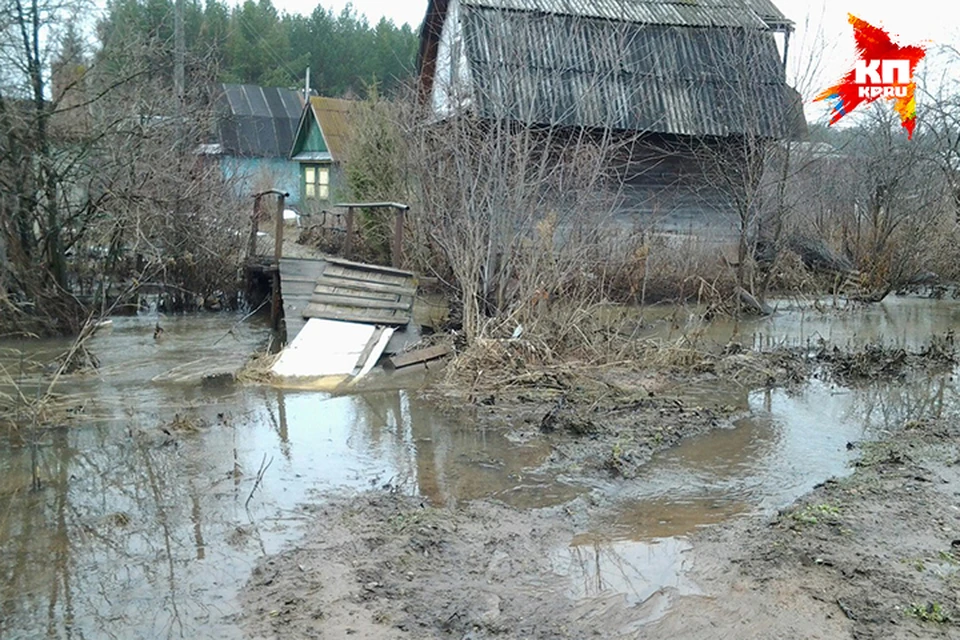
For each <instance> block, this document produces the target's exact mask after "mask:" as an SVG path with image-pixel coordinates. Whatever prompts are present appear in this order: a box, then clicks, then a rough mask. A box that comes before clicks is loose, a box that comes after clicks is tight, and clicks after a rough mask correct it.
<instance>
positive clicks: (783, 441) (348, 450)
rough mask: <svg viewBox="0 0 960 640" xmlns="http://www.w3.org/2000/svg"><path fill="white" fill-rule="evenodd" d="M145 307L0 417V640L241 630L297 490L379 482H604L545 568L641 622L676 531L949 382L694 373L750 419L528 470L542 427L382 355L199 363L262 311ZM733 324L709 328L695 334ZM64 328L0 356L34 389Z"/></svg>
mask: <svg viewBox="0 0 960 640" xmlns="http://www.w3.org/2000/svg"><path fill="white" fill-rule="evenodd" d="M957 319H960V306H958V305H957V304H955V303H952V302H949V301H929V300H914V299H895V298H894V299H891V300H890V301H889V302H887V303H884V304H883V305H877V306H875V307H869V308H865V309H862V310H858V311H854V312H850V313H848V314H845V315H838V314H836V313H831V312H821V311H817V310H816V309H813V308H807V307H803V308H800V309H794V310H788V311H783V312H781V313H780V314H779V315H778V316H776V317H774V318H771V319H767V320H764V321H760V322H755V323H750V324H742V325H741V326H740V327H739V329H740V335H741V336H743V335H761V334H762V335H764V336H770V338H769V341H770V343H771V344H772V343H773V342H774V341H779V342H781V343H783V342H792V343H802V342H803V341H807V340H815V339H817V338H818V337H824V338H827V336H830V337H829V339H832V340H835V341H839V342H840V343H841V344H846V343H849V342H853V341H861V340H862V341H870V342H876V341H878V340H884V341H895V342H898V343H900V344H906V345H910V344H920V343H922V342H924V341H926V340H929V336H930V335H932V334H934V333H943V332H945V331H947V330H950V329H951V328H952V326H954V322H955V321H956V320H957ZM157 320H158V318H157V317H156V316H150V315H147V316H143V317H133V318H115V319H114V322H113V326H112V328H110V329H107V330H104V331H102V332H101V333H99V334H98V335H97V336H96V337H95V338H94V339H93V340H92V341H91V344H90V348H91V350H92V351H93V353H94V354H95V355H96V356H97V357H98V358H99V360H100V368H99V369H98V370H97V371H95V372H93V373H86V374H74V375H70V376H67V377H65V378H64V379H63V380H62V381H61V382H60V383H59V385H58V387H57V389H56V391H57V392H58V393H61V394H63V395H64V396H65V398H64V399H65V400H69V401H70V405H71V410H72V413H70V414H65V415H64V418H63V419H62V421H61V422H62V424H61V425H60V426H58V427H57V428H54V429H45V430H42V431H39V432H36V433H30V434H26V435H24V434H21V435H17V434H5V435H3V436H2V437H0V549H2V551H0V571H2V575H3V578H4V579H3V582H2V586H0V601H2V613H0V637H2V638H33V637H55V638H60V637H62V638H67V637H78V638H80V637H85V638H90V637H105V638H110V637H116V638H141V637H142V638H167V637H187V638H193V637H217V638H231V637H241V636H242V633H241V631H240V629H239V627H238V626H237V623H236V620H237V615H238V612H239V609H238V606H239V605H238V600H237V593H238V590H239V589H241V588H242V587H243V585H244V583H245V582H246V580H247V579H248V577H249V575H250V571H251V570H252V568H253V566H254V564H255V563H256V562H257V561H258V560H259V559H260V558H261V557H262V556H263V555H265V554H272V553H275V552H278V551H279V550H281V549H282V548H283V547H284V546H285V545H287V544H289V543H292V542H293V541H295V540H296V539H297V538H298V536H299V535H301V532H302V529H301V524H302V523H304V522H305V518H306V515H305V512H304V511H303V509H302V505H304V504H306V503H311V502H317V501H319V500H322V499H323V497H324V496H325V495H330V494H331V493H333V492H344V491H363V490H366V489H369V488H382V487H390V488H392V489H394V490H396V491H401V492H404V493H410V494H419V495H423V496H425V497H427V498H428V499H430V500H431V501H432V502H434V503H437V504H456V503H458V502H460V501H464V500H471V499H477V498H493V499H496V500H501V501H504V502H506V503H508V504H510V505H512V506H515V507H517V508H533V507H542V506H551V505H557V504H563V503H565V502H567V501H569V500H572V499H573V498H575V497H577V496H580V495H584V494H587V493H590V492H594V493H599V494H601V495H602V496H603V498H604V500H605V501H606V503H607V504H613V505H616V508H614V509H612V510H611V512H610V513H611V515H610V516H609V517H608V518H605V519H603V520H601V521H597V522H594V523H593V524H592V525H591V527H590V528H589V530H586V531H583V532H581V533H580V534H579V535H578V536H577V537H576V538H575V539H574V540H572V541H571V543H570V545H569V546H566V547H564V548H561V549H558V550H557V552H556V556H555V558H554V565H555V570H556V571H557V573H559V574H560V575H564V576H567V577H568V578H569V581H568V583H569V585H570V587H569V595H570V596H571V597H573V598H574V599H578V600H582V601H591V600H593V599H597V598H608V597H611V595H613V596H616V597H617V598H620V599H622V600H623V601H624V602H625V603H626V604H627V605H629V606H636V607H637V608H638V611H639V612H641V614H642V615H641V614H638V621H640V622H649V621H652V620H655V619H657V618H659V617H660V616H662V615H663V613H664V612H665V611H667V610H668V609H669V607H670V606H671V604H672V603H673V602H675V601H676V599H677V598H679V597H682V596H684V595H691V594H697V593H699V589H698V587H697V585H695V584H693V583H692V582H690V580H689V579H688V577H687V575H686V574H687V570H688V563H687V560H686V559H687V556H688V551H689V549H690V548H691V543H690V542H689V540H688V536H689V535H690V534H691V533H692V532H694V531H696V530H697V529H699V528H701V527H704V526H709V525H711V524H716V523H719V522H723V521H725V520H727V519H729V518H732V517H736V516H738V515H741V514H751V513H760V512H767V511H770V510H773V509H776V508H778V507H781V506H784V505H786V504H788V503H790V502H791V501H793V500H795V499H796V498H797V497H798V496H800V495H802V494H803V493H804V492H806V491H808V490H809V489H810V488H812V486H813V485H814V484H816V483H818V482H821V481H823V480H824V479H826V478H828V477H830V476H836V475H842V474H845V473H847V472H848V471H849V463H850V461H851V460H852V459H853V458H854V456H856V454H857V450H856V449H853V450H852V451H851V450H848V447H847V443H848V442H851V443H855V442H858V441H861V440H864V439H869V438H871V437H874V436H875V435H876V434H878V433H880V432H882V431H883V430H885V429H891V428H894V427H896V426H898V425H900V424H902V423H903V421H904V420H906V419H908V418H915V417H919V416H921V415H924V414H935V413H936V412H938V411H942V410H944V408H945V407H949V406H951V405H953V404H954V403H955V402H956V393H955V387H954V382H953V379H952V378H951V377H949V376H946V377H937V378H917V379H911V380H907V381H905V382H899V383H897V384H889V383H887V384H880V383H878V384H874V385H868V386H865V387H862V388H858V389H846V388H841V387H837V386H834V385H831V384H829V383H824V382H821V381H817V380H814V381H811V382H810V383H809V384H807V385H805V386H803V387H802V388H800V389H799V390H798V391H795V392H790V393H788V392H786V391H781V390H774V391H760V392H754V393H748V394H746V398H745V399H744V398H742V397H741V396H737V397H731V396H730V393H729V392H728V391H721V390H713V391H711V390H710V389H699V390H697V392H696V393H697V394H699V396H698V397H699V398H700V399H702V401H703V402H707V401H713V402H721V403H724V404H727V403H730V404H735V405H737V403H740V404H744V405H745V406H746V407H747V411H745V413H744V417H743V418H741V419H740V420H739V421H738V422H737V423H736V425H735V427H734V428H732V429H724V430H717V431H714V432H711V433H709V434H706V435H704V436H701V437H698V438H693V439H690V440H688V441H685V442H684V443H682V444H681V445H680V446H679V447H676V448H674V449H672V450H670V451H667V452H664V453H662V454H660V455H658V456H656V457H655V459H654V460H653V462H652V463H651V464H650V465H649V467H648V468H647V469H646V470H645V471H644V473H643V475H642V477H641V478H639V479H637V480H634V481H630V482H624V481H618V482H614V481H610V482H606V483H598V482H597V481H596V480H595V479H593V480H590V481H586V480H583V481H581V479H578V478H569V477H566V476H564V477H563V478H558V477H555V476H553V475H552V474H551V473H549V472H545V471H543V470H542V468H543V466H544V462H545V460H546V458H547V456H548V455H549V453H550V451H549V447H548V446H547V445H546V444H545V443H543V442H536V441H534V442H529V443H517V442H514V441H512V440H510V439H508V438H506V437H504V435H503V434H502V433H499V432H497V431H485V430H480V429H477V428H475V427H474V426H471V425H468V424H460V423H459V422H458V421H457V420H455V419H453V418H450V417H447V416H443V415H440V414H438V413H437V412H435V411H434V410H433V409H432V408H431V407H430V406H428V405H427V404H425V403H424V402H422V401H420V400H418V399H417V396H416V393H415V390H414V389H410V388H408V387H409V386H410V385H411V380H410V379H409V378H405V379H402V382H397V383H396V384H393V383H392V382H391V378H390V377H388V376H385V375H383V374H381V375H380V376H379V379H378V378H374V379H372V380H371V382H372V383H374V384H373V386H374V387H375V388H376V389H379V390H377V391H366V392H363V393H359V394H356V395H351V396H332V395H330V394H327V393H322V392H312V391H289V390H287V391H283V390H277V389H273V388H269V387H264V386H257V385H233V384H230V385H222V384H217V383H215V382H214V383H205V382H204V381H203V376H204V374H205V373H209V372H215V371H217V370H222V369H224V368H236V367H238V366H239V365H240V364H241V363H242V362H243V361H244V360H245V359H246V358H247V356H248V355H249V354H250V353H252V352H253V351H255V350H256V349H257V348H258V347H260V346H261V345H262V344H263V343H264V341H265V339H266V336H267V330H266V328H265V327H264V326H263V325H261V324H256V323H251V322H250V321H248V322H246V323H240V324H237V321H238V320H239V316H235V315H231V314H209V315H195V316H183V317H169V318H162V319H160V323H161V324H162V326H163V328H164V332H163V334H162V337H161V339H160V340H154V338H153V334H154V326H155V323H156V322H157ZM655 330H657V331H664V328H663V327H660V328H659V329H655ZM729 330H731V327H729V326H728V327H723V326H719V325H718V328H714V327H711V328H710V329H709V331H711V332H714V333H711V334H710V335H711V339H715V340H716V341H718V342H723V341H726V340H728V339H729V336H727V337H726V338H725V336H724V332H725V331H729ZM667 333H669V329H667ZM743 342H746V343H748V342H749V340H743ZM66 347H67V343H66V342H63V341H43V342H27V343H10V342H7V343H3V344H0V365H2V366H3V367H5V369H6V370H7V371H8V372H11V373H12V374H13V375H14V377H16V378H17V379H18V380H19V382H20V387H21V389H23V390H24V392H25V393H27V394H42V393H43V392H44V391H45V390H46V385H48V384H49V378H48V374H47V373H46V372H45V371H46V369H45V367H46V366H47V365H49V363H50V362H51V361H52V360H53V359H54V358H55V357H56V356H57V355H58V354H59V353H61V352H62V351H63V350H65V348H66ZM398 380H399V379H398ZM414 382H415V381H414ZM398 387H399V388H398ZM9 391H10V389H8V388H7V389H4V388H0V393H4V392H9ZM712 394H715V395H712ZM734 395H736V394H734ZM737 406H739V405H737ZM175 417H178V418H179V419H178V420H176V421H175V420H174V419H175ZM172 422H175V424H171V423H172ZM34 462H36V464H34ZM34 468H36V469H37V470H38V475H39V478H40V481H41V488H40V490H38V491H36V490H32V489H31V482H32V476H33V474H32V469H34ZM258 477H260V478H261V479H260V480H259V481H258Z"/></svg>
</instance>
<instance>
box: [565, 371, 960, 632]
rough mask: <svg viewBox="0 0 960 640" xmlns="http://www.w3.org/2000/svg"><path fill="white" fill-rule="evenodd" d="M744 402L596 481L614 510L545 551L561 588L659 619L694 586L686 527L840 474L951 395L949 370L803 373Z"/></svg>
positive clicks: (751, 510) (780, 502) (780, 500)
mask: <svg viewBox="0 0 960 640" xmlns="http://www.w3.org/2000/svg"><path fill="white" fill-rule="evenodd" d="M748 405H749V411H748V413H747V415H746V416H745V417H743V418H740V419H739V420H737V421H735V423H734V428H732V429H716V430H714V431H711V432H708V433H706V434H704V435H701V436H696V437H693V438H690V439H688V440H685V441H683V442H681V443H680V444H679V445H678V446H676V447H674V448H673V449H670V450H667V451H665V452H663V453H660V454H657V455H655V456H654V458H653V460H652V461H651V462H650V464H648V465H647V466H646V467H645V468H644V469H643V472H642V475H641V477H640V478H638V479H637V480H635V481H633V482H630V483H623V484H616V485H613V486H611V487H608V488H607V492H606V493H607V495H608V496H610V497H611V498H612V499H613V500H614V501H615V503H616V504H617V507H616V509H615V510H614V514H613V515H612V516H611V517H610V518H609V519H607V520H606V521H603V522H600V523H597V525H596V527H595V528H594V529H593V530H591V531H590V532H588V533H585V534H584V535H581V536H578V537H577V538H575V539H574V540H573V541H572V542H571V544H570V546H569V547H565V548H562V549H559V550H558V551H557V556H556V559H555V560H556V562H557V565H558V567H559V570H560V572H561V573H562V574H563V575H568V576H569V577H570V584H571V587H570V589H571V593H572V594H575V595H576V596H577V597H582V598H604V597H610V595H611V594H619V595H620V596H621V597H622V598H623V599H624V601H625V602H626V603H627V604H628V605H637V606H638V617H637V621H638V623H643V624H646V623H651V622H654V621H656V620H659V619H660V618H661V617H662V616H663V615H664V614H665V613H666V611H667V610H668V608H669V605H670V603H673V602H675V601H676V600H677V598H678V597H680V596H685V595H686V596H689V595H699V594H700V593H699V590H698V587H697V585H695V584H693V583H692V582H691V581H690V579H689V578H688V577H687V573H688V572H689V571H690V569H691V568H692V565H691V563H690V562H688V560H687V554H688V553H689V551H690V550H691V549H692V546H691V544H690V543H689V541H688V537H689V536H690V534H692V533H694V532H695V531H696V530H697V529H700V528H702V527H706V526H709V525H712V524H717V523H720V522H723V521H725V520H728V519H730V518H732V517H735V516H739V515H749V514H767V513H772V512H774V511H775V510H777V509H779V508H782V507H786V506H787V505H789V504H790V503H792V502H794V501H795V500H796V499H797V498H799V497H801V496H802V495H803V494H805V493H807V492H808V491H810V490H811V489H812V488H813V487H814V486H815V485H816V484H818V483H820V482H822V481H824V480H826V479H828V478H831V477H843V476H845V475H848V474H849V473H851V472H852V471H853V469H852V467H851V463H852V462H853V461H854V460H856V458H857V457H858V456H859V455H860V443H862V442H865V441H870V440H873V439H877V438H879V437H881V436H882V435H884V433H885V432H889V431H890V430H893V429H896V428H898V427H901V426H902V425H903V424H904V423H905V422H907V421H908V420H911V419H918V418H922V417H939V416H940V415H941V414H942V413H943V412H944V410H945V409H947V408H950V407H953V408H956V407H957V406H958V405H960V397H958V394H957V387H956V383H955V382H954V376H952V375H946V376H937V377H933V378H931V377H927V376H916V377H914V378H912V379H908V380H904V381H896V382H889V381H887V382H874V383H871V384H869V385H865V386H862V387H859V388H844V387H840V386H837V385H835V384H831V383H827V382H823V381H821V380H816V379H815V380H811V381H810V382H808V383H807V384H805V385H804V386H803V387H801V388H800V389H799V390H797V391H793V392H789V391H785V390H782V389H777V390H762V391H756V392H752V393H750V394H748ZM585 559H589V561H586V560H585ZM639 605H642V606H639Z"/></svg>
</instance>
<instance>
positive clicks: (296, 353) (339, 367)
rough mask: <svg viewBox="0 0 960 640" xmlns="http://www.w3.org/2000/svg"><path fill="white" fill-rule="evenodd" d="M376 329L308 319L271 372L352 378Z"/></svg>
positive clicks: (333, 321)
mask: <svg viewBox="0 0 960 640" xmlns="http://www.w3.org/2000/svg"><path fill="white" fill-rule="evenodd" d="M376 330H377V328H376V327H375V326H374V325H371V324H359V323H356V322H341V321H339V320H322V319H320V318H311V319H309V320H307V323H306V324H305V325H303V329H301V330H300V333H298V334H297V337H296V338H294V339H293V342H291V343H290V344H289V345H287V347H286V348H285V349H284V350H283V353H281V354H280V357H279V358H278V359H277V362H276V363H275V364H274V365H273V369H272V371H273V373H274V374H276V375H278V376H283V377H308V376H309V377H319V376H343V375H345V376H351V375H353V372H354V370H355V369H356V368H357V367H358V366H362V365H363V363H361V362H359V360H360V355H361V354H362V353H363V350H364V348H365V347H366V346H367V343H368V342H370V340H371V338H373V334H374V332H375V331H376Z"/></svg>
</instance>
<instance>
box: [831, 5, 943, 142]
mask: <svg viewBox="0 0 960 640" xmlns="http://www.w3.org/2000/svg"><path fill="white" fill-rule="evenodd" d="M849 21H850V24H852V25H853V37H854V39H855V40H856V42H857V54H858V55H859V57H860V59H859V60H857V62H856V64H854V67H853V69H852V70H851V71H850V72H849V73H847V75H845V76H844V77H843V79H842V80H841V81H840V82H839V83H837V84H835V85H834V86H832V87H830V88H829V89H827V90H826V91H823V92H822V93H820V95H818V96H817V97H816V98H814V102H818V101H821V100H826V101H828V102H829V103H830V106H831V108H832V111H833V116H832V117H831V118H830V124H836V123H837V122H838V121H839V120H840V118H842V117H843V116H845V115H847V114H848V113H850V112H851V111H853V110H854V109H856V108H857V107H859V106H860V105H861V104H867V103H870V102H873V101H874V100H876V99H877V98H885V99H887V100H894V105H893V108H894V110H895V111H896V112H897V113H898V114H899V115H900V122H901V123H902V124H903V128H904V129H906V130H907V136H908V137H910V138H912V137H913V130H914V128H915V127H916V124H917V102H916V100H915V99H914V94H915V92H916V88H917V85H916V82H915V81H914V79H913V74H914V72H915V71H916V69H917V64H918V63H919V62H920V61H921V60H923V57H924V55H925V52H924V49H923V47H919V46H907V47H901V46H900V45H898V44H896V43H894V42H893V41H892V40H891V39H890V34H889V33H887V32H886V31H885V30H884V29H881V28H880V27H875V26H873V25H871V24H869V23H868V22H866V21H864V20H861V19H860V18H857V17H856V16H854V15H852V14H849Z"/></svg>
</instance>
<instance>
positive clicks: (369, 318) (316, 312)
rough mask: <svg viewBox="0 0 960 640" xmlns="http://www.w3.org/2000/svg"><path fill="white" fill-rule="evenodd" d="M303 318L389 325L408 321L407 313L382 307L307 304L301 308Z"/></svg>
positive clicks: (408, 315) (402, 323) (403, 323)
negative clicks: (367, 307)
mask: <svg viewBox="0 0 960 640" xmlns="http://www.w3.org/2000/svg"><path fill="white" fill-rule="evenodd" d="M303 317H304V318H322V319H324V320H344V321H346V322H362V323H365V324H388V325H391V326H399V325H405V324H407V323H408V322H410V314H409V313H396V312H393V311H385V310H383V309H367V310H364V309H355V308H353V307H334V308H330V307H328V306H327V305H320V304H314V303H311V304H308V305H307V306H306V308H304V310H303Z"/></svg>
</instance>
